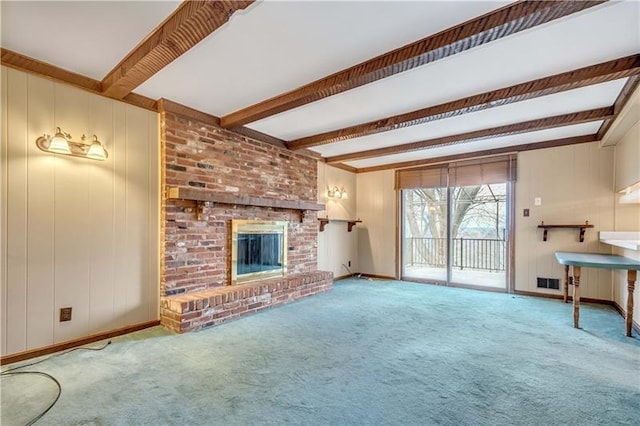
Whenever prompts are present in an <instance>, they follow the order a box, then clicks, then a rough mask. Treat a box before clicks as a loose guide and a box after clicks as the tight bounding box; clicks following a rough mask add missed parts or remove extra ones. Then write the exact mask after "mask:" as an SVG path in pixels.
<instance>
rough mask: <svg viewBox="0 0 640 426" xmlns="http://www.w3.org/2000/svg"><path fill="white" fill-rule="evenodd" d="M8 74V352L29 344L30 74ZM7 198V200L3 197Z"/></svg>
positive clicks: (12, 72)
mask: <svg viewBox="0 0 640 426" xmlns="http://www.w3.org/2000/svg"><path fill="white" fill-rule="evenodd" d="M2 71H3V74H7V109H8V110H10V112H9V114H10V115H11V119H8V120H7V123H6V126H7V140H6V141H5V143H6V144H7V177H9V176H10V177H11V180H10V181H8V182H7V200H6V205H7V207H6V208H7V219H6V220H7V234H6V237H7V252H6V253H5V256H6V258H7V262H6V263H7V282H6V284H7V298H6V299H5V300H4V301H3V302H4V304H5V305H4V306H3V311H5V312H6V318H7V320H6V321H7V333H6V338H7V352H9V353H11V352H19V351H23V350H25V349H26V348H27V298H26V296H27V217H26V211H27V162H26V158H27V145H26V143H25V139H26V137H27V76H26V74H23V73H20V72H18V71H15V70H8V69H6V68H3V69H2ZM3 201H4V200H3Z"/></svg>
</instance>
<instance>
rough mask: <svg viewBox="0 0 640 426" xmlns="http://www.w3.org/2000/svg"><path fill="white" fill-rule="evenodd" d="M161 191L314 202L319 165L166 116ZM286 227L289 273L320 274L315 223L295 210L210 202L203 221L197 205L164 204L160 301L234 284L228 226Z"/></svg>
mask: <svg viewBox="0 0 640 426" xmlns="http://www.w3.org/2000/svg"><path fill="white" fill-rule="evenodd" d="M161 126H162V128H161V142H162V155H163V158H162V161H163V164H164V167H163V170H162V174H163V176H162V183H163V190H164V188H165V187H166V186H179V187H195V188H203V189H207V190H211V191H217V192H224V193H232V194H239V195H240V194H241V195H252V196H260V197H268V198H274V199H280V200H304V201H315V200H316V199H317V192H316V191H317V183H316V182H317V162H316V160H315V159H314V158H311V157H308V156H305V155H300V154H296V153H294V152H292V151H289V150H286V149H284V148H280V147H277V146H275V145H272V144H268V143H263V142H258V141H255V140H252V139H249V138H245V137H243V136H239V135H237V134H235V133H232V132H229V131H226V130H224V129H222V128H219V127H216V126H212V125H208V124H204V123H201V122H199V121H194V120H190V119H187V118H183V117H181V116H178V115H174V114H172V113H168V112H163V113H162V114H161ZM232 219H258V220H286V221H288V222H289V228H288V245H289V247H288V250H289V251H288V254H287V255H288V265H287V267H288V274H289V275H301V274H302V275H304V274H307V273H312V272H315V271H317V261H316V252H317V239H318V221H317V216H316V213H315V212H307V214H306V215H305V217H304V219H303V221H302V222H300V214H299V212H298V211H296V210H287V209H277V208H264V207H253V206H240V205H228V204H225V205H222V204H212V203H207V204H206V205H205V208H204V215H203V218H202V220H197V219H196V206H195V202H194V201H185V200H171V199H170V200H165V199H163V209H162V224H163V227H162V230H161V238H162V242H163V253H162V257H161V262H162V265H161V270H162V273H161V295H162V296H172V295H184V294H190V293H194V292H203V291H209V290H212V289H216V288H219V287H222V286H226V285H227V284H228V283H229V281H230V272H229V271H230V267H231V261H230V259H231V253H230V252H229V249H230V245H231V235H230V233H231V220H232Z"/></svg>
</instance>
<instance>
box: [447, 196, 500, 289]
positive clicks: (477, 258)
mask: <svg viewBox="0 0 640 426" xmlns="http://www.w3.org/2000/svg"><path fill="white" fill-rule="evenodd" d="M451 192H452V194H453V197H452V201H453V202H452V203H451V205H450V208H451V279H450V280H451V281H452V282H454V283H460V284H470V285H474V286H480V287H495V288H501V289H504V288H506V283H507V281H506V278H507V275H506V272H507V268H506V266H507V264H506V258H507V239H506V236H507V229H506V226H507V184H506V183H500V184H491V185H471V186H461V187H454V188H452V189H451Z"/></svg>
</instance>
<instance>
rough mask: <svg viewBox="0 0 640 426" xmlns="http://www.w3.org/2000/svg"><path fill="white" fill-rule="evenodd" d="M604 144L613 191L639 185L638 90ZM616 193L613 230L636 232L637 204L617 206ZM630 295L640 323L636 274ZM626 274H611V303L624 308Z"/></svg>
mask: <svg viewBox="0 0 640 426" xmlns="http://www.w3.org/2000/svg"><path fill="white" fill-rule="evenodd" d="M604 141H606V142H607V143H611V144H613V145H615V146H614V149H615V182H616V185H615V187H616V190H622V189H624V188H626V187H629V186H631V185H634V184H637V183H638V182H640V88H638V89H636V91H635V93H634V94H633V95H632V96H631V98H630V99H629V102H628V103H627V105H626V106H625V108H624V109H623V110H622V111H621V113H620V116H619V117H618V119H617V120H616V121H615V122H614V123H613V125H612V126H611V129H610V130H609V132H607V135H606V136H605V138H604ZM619 198H620V195H619V194H616V204H615V228H614V229H613V230H614V231H636V232H640V203H633V204H621V203H619V202H618V199H619ZM614 252H615V253H616V254H620V255H622V256H626V257H630V258H632V259H636V260H640V252H639V251H637V250H629V249H622V248H614ZM638 275H639V277H638V278H639V280H637V281H636V286H635V292H634V301H635V304H634V308H633V317H634V321H635V322H636V323H638V322H640V290H639V289H640V274H638ZM627 294H628V292H627V273H626V272H625V271H618V272H615V273H614V293H613V298H614V300H615V302H616V303H617V304H618V305H619V306H620V307H622V309H624V310H626V308H627Z"/></svg>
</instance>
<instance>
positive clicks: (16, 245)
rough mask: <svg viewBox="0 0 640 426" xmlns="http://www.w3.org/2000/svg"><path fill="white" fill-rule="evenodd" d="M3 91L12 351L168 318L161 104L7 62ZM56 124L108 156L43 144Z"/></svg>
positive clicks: (3, 218) (7, 320) (6, 347)
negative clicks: (52, 149)
mask: <svg viewBox="0 0 640 426" xmlns="http://www.w3.org/2000/svg"><path fill="white" fill-rule="evenodd" d="M1 99H2V129H3V131H2V132H0V133H1V134H2V145H1V146H0V147H1V149H0V151H1V152H2V159H1V161H0V165H1V167H0V176H1V177H2V181H1V182H0V188H1V191H0V195H1V196H2V200H1V201H2V202H1V203H0V209H1V210H0V222H1V225H2V227H1V228H0V233H1V236H2V247H1V250H0V258H1V260H0V262H1V263H0V267H2V270H1V271H0V278H1V284H2V289H1V293H0V294H1V295H2V300H1V301H0V302H1V304H2V306H1V307H0V312H1V315H0V320H1V321H2V324H0V327H1V328H0V332H1V334H2V346H1V349H2V355H8V354H14V353H17V352H21V351H25V350H30V349H35V348H38V347H43V346H48V345H52V344H55V343H59V342H62V341H66V340H70V339H76V338H81V337H85V336H88V335H91V334H95V333H99V332H103V331H108V330H113V329H117V328H121V327H124V326H129V325H134V324H138V323H142V322H146V321H152V320H156V319H158V316H159V315H158V310H159V307H158V300H159V292H158V263H159V253H158V238H159V236H158V225H159V221H158V215H159V210H158V206H159V191H158V187H159V179H158V174H159V160H158V156H159V144H158V129H157V123H158V116H157V114H155V113H152V112H149V111H145V110H142V109H139V108H136V107H132V106H128V105H126V104H123V103H120V102H117V101H114V100H111V99H106V98H102V97H99V96H95V95H93V94H90V93H88V92H84V91H82V90H79V89H76V88H72V87H69V86H66V85H62V84H57V83H54V82H51V81H49V80H46V79H42V78H40V77H37V76H32V75H27V74H25V73H23V72H20V71H16V70H9V69H6V68H4V67H3V68H2V97H1ZM56 126H60V127H61V128H62V129H64V130H65V131H67V132H69V133H71V135H72V136H73V140H76V141H77V140H80V138H81V136H82V134H85V135H87V136H88V137H90V136H91V135H93V134H96V135H97V136H98V137H99V138H100V140H101V141H102V142H103V143H104V145H105V148H106V149H107V150H108V152H109V158H108V160H107V161H104V162H99V161H94V160H89V159H83V158H75V157H69V156H63V155H54V154H50V153H45V152H42V151H40V150H39V149H38V148H37V147H36V145H35V140H36V138H37V137H38V136H40V135H42V134H44V133H49V134H51V133H52V132H53V131H54V130H55V127H56ZM88 141H89V139H88V140H87V142H88ZM62 307H71V308H73V315H72V320H71V321H69V322H60V321H59V317H58V313H59V309H60V308H62Z"/></svg>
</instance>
